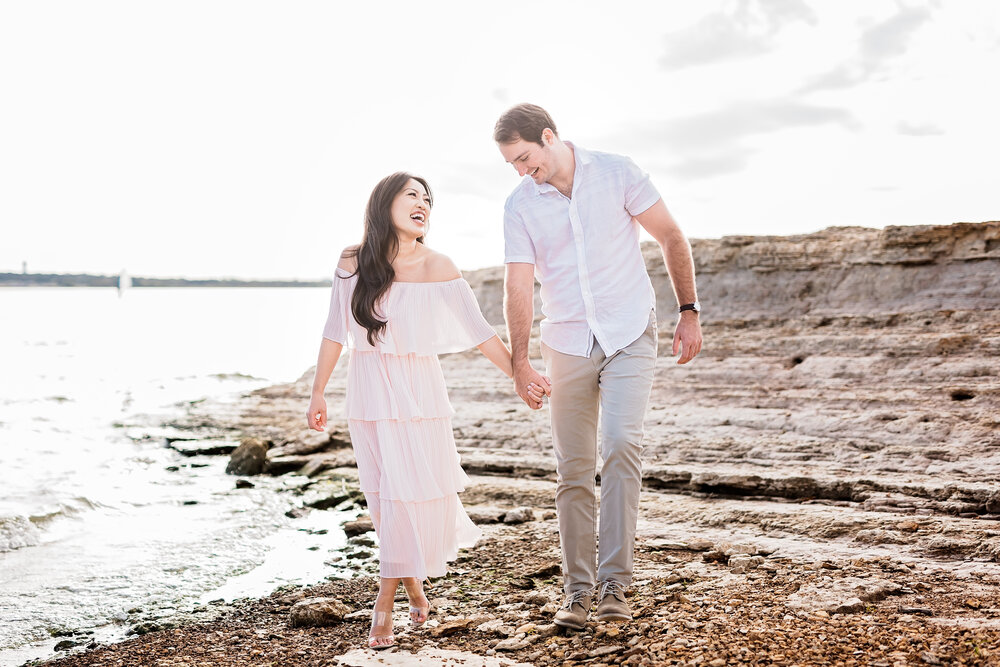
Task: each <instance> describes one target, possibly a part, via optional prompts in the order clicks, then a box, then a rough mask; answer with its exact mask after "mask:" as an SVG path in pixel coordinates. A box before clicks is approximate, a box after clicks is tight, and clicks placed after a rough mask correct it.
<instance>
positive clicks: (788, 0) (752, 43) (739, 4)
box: [660, 0, 816, 70]
mask: <svg viewBox="0 0 1000 667" xmlns="http://www.w3.org/2000/svg"><path fill="white" fill-rule="evenodd" d="M792 21H805V22H806V23H810V24H814V23H815V22H816V16H815V14H814V13H813V11H812V9H810V8H809V7H808V6H807V5H806V4H805V3H804V2H803V1H802V0H737V1H736V2H735V3H732V4H731V5H730V7H729V8H727V9H726V10H723V11H721V12H716V13H713V14H709V15H708V16H706V17H704V18H703V19H701V20H700V21H698V22H697V23H695V24H694V25H693V26H691V27H689V28H685V29H683V30H679V31H677V32H673V33H670V34H668V35H666V37H665V38H664V39H665V45H664V53H663V55H662V56H661V58H660V65H661V66H662V67H663V68H664V69H668V70H676V69H682V68H684V67H694V66H697V65H708V64H711V63H716V62H721V61H725V60H732V59H734V58H742V57H746V56H755V55H760V54H763V53H767V52H769V51H771V50H772V49H773V48H774V39H773V38H774V35H775V34H776V33H777V32H778V31H780V30H781V28H782V27H783V26H784V25H786V24H787V23H790V22H792Z"/></svg>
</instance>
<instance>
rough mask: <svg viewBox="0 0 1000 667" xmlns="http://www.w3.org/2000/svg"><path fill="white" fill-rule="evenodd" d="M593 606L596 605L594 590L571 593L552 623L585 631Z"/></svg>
mask: <svg viewBox="0 0 1000 667" xmlns="http://www.w3.org/2000/svg"><path fill="white" fill-rule="evenodd" d="M592 604H594V590H593V589H592V588H591V589H587V590H585V591H576V592H575V593H570V594H569V595H567V596H566V599H565V600H563V605H562V607H560V608H559V611H557V612H556V616H555V618H554V619H552V621H553V623H555V624H556V625H561V626H562V627H564V628H569V629H571V630H583V628H584V627H586V625H587V616H588V615H589V614H590V606H591V605H592Z"/></svg>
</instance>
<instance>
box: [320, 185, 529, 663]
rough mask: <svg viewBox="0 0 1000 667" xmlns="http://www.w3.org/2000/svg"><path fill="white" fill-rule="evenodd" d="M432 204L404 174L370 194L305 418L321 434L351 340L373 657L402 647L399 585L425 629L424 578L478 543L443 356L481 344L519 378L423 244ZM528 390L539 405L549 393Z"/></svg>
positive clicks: (464, 287)
mask: <svg viewBox="0 0 1000 667" xmlns="http://www.w3.org/2000/svg"><path fill="white" fill-rule="evenodd" d="M431 203H432V199H431V192H430V188H429V187H428V185H427V183H426V181H424V180H423V179H422V178H418V177H416V176H412V175H410V174H407V173H404V172H398V173H395V174H392V175H391V176H387V177H386V178H384V179H382V181H381V182H379V184H378V185H377V186H375V189H374V191H372V194H371V197H370V198H369V200H368V206H367V208H366V211H365V228H364V236H363V238H362V241H361V244H360V245H358V246H354V247H351V248H348V249H347V250H345V251H344V253H343V255H342V256H341V259H340V263H339V264H338V266H337V275H336V276H335V277H334V281H333V293H332V296H331V300H330V315H329V318H328V319H327V322H326V327H325V329H324V331H323V342H322V344H321V345H320V350H319V359H318V361H317V364H316V377H315V380H314V381H313V388H312V400H311V401H310V403H309V411H308V413H307V417H308V420H309V426H310V428H313V429H315V430H317V431H322V430H323V429H324V428H325V426H326V422H327V411H326V401H325V400H324V398H323V393H324V390H325V388H326V384H327V382H328V380H329V379H330V374H331V373H332V372H333V369H334V367H335V366H336V364H337V360H338V359H339V358H340V354H341V351H342V349H343V346H344V345H345V344H347V342H348V340H349V339H350V340H351V341H352V343H353V351H352V353H351V355H350V362H349V367H348V380H347V399H346V408H347V418H348V427H349V430H350V433H351V442H352V444H353V447H354V452H355V456H356V458H357V462H358V475H359V477H360V480H361V490H362V491H363V492H364V494H365V499H366V500H367V502H368V509H369V512H370V513H371V518H372V522H373V524H374V525H375V532H376V534H377V535H378V537H379V568H380V573H379V574H380V576H381V580H380V583H379V593H378V598H377V599H376V600H375V606H374V609H373V612H372V627H371V631H370V633H369V637H368V645H369V647H371V648H375V649H382V648H388V647H389V646H392V645H393V644H394V638H393V634H392V607H393V600H394V598H395V596H396V589H397V588H398V586H399V583H400V582H402V583H403V586H404V587H405V588H406V594H407V596H408V597H409V600H410V619H411V621H412V623H413V624H414V625H420V624H422V623H423V622H424V621H426V620H427V615H428V613H429V612H430V603H429V602H428V601H427V597H426V596H425V595H424V592H423V581H424V580H425V579H427V578H428V577H440V576H443V575H444V574H445V572H446V567H447V566H446V563H447V561H450V560H453V559H454V558H455V557H456V555H457V552H458V549H459V547H463V546H471V545H473V544H475V542H476V540H477V539H478V538H479V536H480V534H481V533H480V531H479V529H478V528H476V526H475V525H473V523H472V521H470V520H469V517H468V515H467V514H466V513H465V510H464V509H463V508H462V504H461V502H460V501H459V500H458V492H460V491H462V490H463V488H464V486H465V482H466V481H467V480H468V478H467V477H466V476H465V473H464V471H463V470H462V468H461V466H460V465H459V459H458V453H457V452H456V451H455V441H454V438H453V434H452V430H451V415H452V414H453V411H452V408H451V404H450V403H449V402H448V395H447V391H446V389H445V385H444V376H443V375H442V373H441V366H440V364H439V363H438V359H437V355H438V354H441V353H445V352H458V351H460V350H464V349H468V348H471V347H478V348H479V350H480V351H481V352H482V353H483V354H484V355H485V356H486V357H487V358H488V359H489V360H490V361H492V362H493V363H494V364H496V366H497V367H498V368H499V369H500V370H501V371H503V372H504V373H505V374H506V375H507V376H508V377H510V376H511V360H510V352H509V351H508V350H507V347H506V346H505V345H504V344H503V342H502V341H501V340H500V339H499V338H498V337H497V335H496V333H495V332H494V331H493V328H492V327H491V326H490V325H489V324H488V323H487V322H486V320H485V319H484V318H483V316H482V313H481V312H480V310H479V305H478V304H477V303H476V299H475V296H474V295H473V293H472V289H471V288H470V287H469V285H468V283H466V282H465V280H463V279H462V277H461V274H460V273H459V271H458V269H457V268H455V265H454V263H452V261H451V260H450V259H448V258H447V257H445V256H444V255H442V254H440V253H437V252H434V251H433V250H430V249H429V248H428V247H427V246H426V245H424V237H425V236H426V233H427V228H428V222H429V220H430V212H431ZM531 393H532V396H533V397H536V400H537V401H540V400H541V396H542V390H541V388H540V387H536V386H534V385H533V386H532V387H531Z"/></svg>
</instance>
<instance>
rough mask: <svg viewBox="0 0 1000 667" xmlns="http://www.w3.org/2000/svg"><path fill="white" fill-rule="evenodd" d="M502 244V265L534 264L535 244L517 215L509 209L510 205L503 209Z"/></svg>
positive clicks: (521, 219)
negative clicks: (512, 263) (515, 263)
mask: <svg viewBox="0 0 1000 667" xmlns="http://www.w3.org/2000/svg"><path fill="white" fill-rule="evenodd" d="M503 243H504V263H505V264H510V263H511V262H523V263H525V264H534V263H535V244H534V243H532V242H531V237H530V236H528V228H527V226H526V225H525V224H524V219H523V218H522V217H521V215H520V214H519V213H517V212H516V211H514V210H512V209H511V208H510V203H509V202H508V204H507V205H506V206H504V209H503Z"/></svg>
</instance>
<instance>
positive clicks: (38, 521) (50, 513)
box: [31, 496, 103, 526]
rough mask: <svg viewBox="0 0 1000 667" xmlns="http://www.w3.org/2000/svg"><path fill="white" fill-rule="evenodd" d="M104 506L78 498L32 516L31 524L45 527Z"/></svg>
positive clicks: (81, 497)
mask: <svg viewBox="0 0 1000 667" xmlns="http://www.w3.org/2000/svg"><path fill="white" fill-rule="evenodd" d="M102 507H103V505H101V504H100V503H96V502H94V501H93V500H91V499H89V498H84V497H83V496H77V497H76V498H69V499H67V500H64V501H62V502H60V503H59V504H58V505H50V506H49V508H46V509H45V510H43V511H41V512H37V513H35V514H32V515H31V522H32V523H33V524H35V525H36V526H44V525H45V524H47V523H49V522H50V521H53V520H55V519H61V518H63V517H74V516H78V515H80V514H83V513H84V512H88V511H90V510H96V509H101V508H102Z"/></svg>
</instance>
